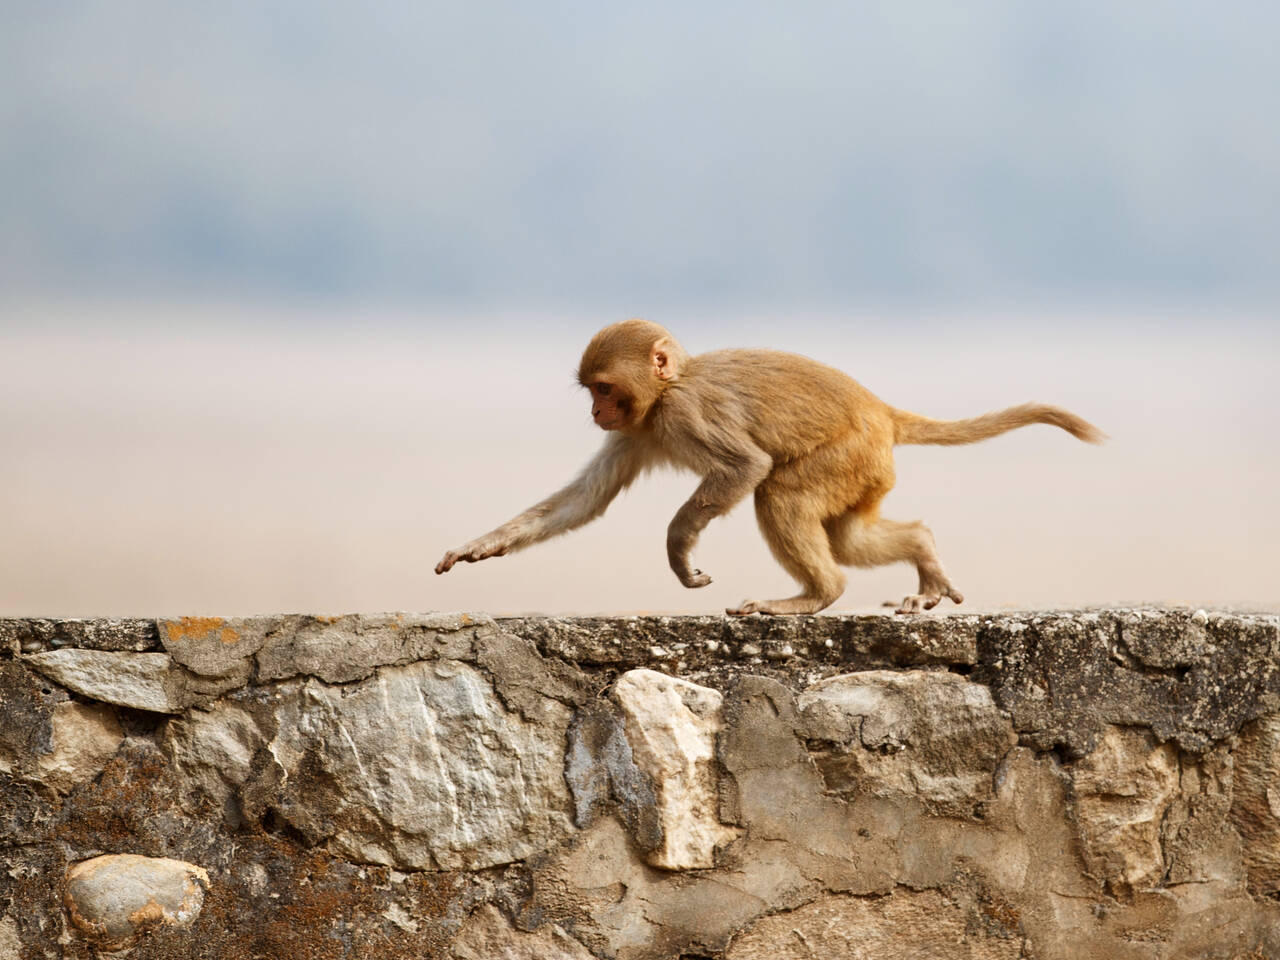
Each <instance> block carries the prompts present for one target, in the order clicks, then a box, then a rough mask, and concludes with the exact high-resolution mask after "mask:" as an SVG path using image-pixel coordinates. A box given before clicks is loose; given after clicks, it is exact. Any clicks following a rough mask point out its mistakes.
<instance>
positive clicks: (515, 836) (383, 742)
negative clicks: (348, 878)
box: [165, 660, 572, 870]
mask: <svg viewBox="0 0 1280 960" xmlns="http://www.w3.org/2000/svg"><path fill="white" fill-rule="evenodd" d="M260 709H269V710H270V711H272V714H273V715H272V716H270V717H267V718H263V717H259V718H257V719H255V717H254V716H252V715H251V713H250V712H249V709H248V708H247V707H246V706H241V705H237V704H235V703H233V702H230V701H223V702H220V703H218V704H215V705H214V707H213V708H212V709H211V710H209V711H207V712H204V711H192V712H191V713H190V714H189V715H188V716H187V717H185V718H183V719H182V720H181V721H178V722H175V723H173V724H171V728H170V731H169V733H168V735H167V736H166V741H165V743H166V747H167V749H168V751H169V752H170V755H171V756H172V757H173V759H174V764H175V767H176V768H177V769H178V770H179V771H180V772H181V773H182V775H183V780H184V782H185V783H187V784H188V788H189V789H191V790H194V791H201V792H204V793H206V794H209V795H211V796H213V797H214V799H216V800H219V801H221V802H223V803H226V804H227V806H228V809H229V810H231V809H235V807H236V806H237V805H236V804H235V803H234V802H233V800H234V797H235V795H236V793H237V791H238V790H239V789H240V788H241V786H242V785H244V784H245V782H246V780H247V779H248V778H249V776H250V772H251V771H250V765H251V761H252V760H253V758H254V755H255V754H256V753H257V752H258V751H259V750H260V749H261V748H262V747H264V746H265V747H266V748H267V749H269V751H270V754H271V755H272V756H273V757H274V758H275V761H276V763H277V764H278V765H279V779H280V785H279V787H278V788H273V789H278V790H280V791H283V792H284V796H285V800H284V801H283V802H284V804H285V806H286V807H287V808H288V811H289V813H288V816H290V817H293V818H296V819H298V820H299V822H305V823H307V824H322V825H324V824H327V825H331V826H328V827H323V828H317V829H323V830H324V831H325V833H324V836H325V837H327V840H328V844H329V847H330V849H331V850H332V852H333V853H335V854H337V855H338V856H342V857H346V858H348V859H353V860H357V861H361V862H364V863H376V864H385V865H388V866H396V867H400V868H402V869H409V870H434V869H483V868H485V867H491V866H494V865H496V864H502V863H509V862H511V861H514V860H520V859H523V858H525V857H527V856H528V855H530V854H531V853H533V852H534V851H536V850H538V849H540V848H542V847H544V846H546V845H547V844H549V843H554V842H555V841H556V840H558V839H560V838H562V837H564V836H566V835H567V834H569V833H570V832H572V824H571V822H570V819H569V810H570V802H569V794H568V788H567V785H566V783H565V779H564V750H565V731H566V730H567V728H568V724H569V710H568V708H567V707H565V706H564V705H563V704H560V703H558V702H556V701H553V700H548V701H547V704H546V708H545V710H544V711H542V712H541V713H540V716H541V717H542V718H543V719H541V720H540V721H539V722H537V723H531V722H527V721H525V720H524V719H523V718H522V717H521V715H520V714H519V713H517V712H514V711H508V710H507V709H506V708H505V707H504V706H503V703H502V701H501V700H500V699H499V697H498V696H497V694H496V693H495V692H494V690H493V688H492V687H491V686H490V684H489V680H488V679H487V678H486V676H485V675H484V674H482V673H480V672H479V671H478V670H476V669H474V668H472V667H470V666H467V665H466V664H463V663H459V662H457V661H452V660H440V661H421V662H417V663H411V664H406V665H404V666H396V667H383V668H381V669H379V670H377V671H376V672H375V673H374V674H373V676H371V677H369V678H368V679H367V680H364V681H361V682H358V683H353V684H348V685H343V686H331V685H328V684H325V683H323V682H321V681H319V680H308V681H306V682H299V681H294V682H292V683H289V684H285V685H283V686H282V687H281V688H280V696H279V698H278V699H277V700H274V701H272V702H271V703H270V704H269V706H265V707H262V708H260ZM264 730H266V731H267V732H266V734H265V735H264V732H263V731H264ZM256 802H257V803H258V804H262V803H267V804H270V803H272V802H274V800H273V799H272V798H271V797H268V798H266V799H265V800H264V799H263V798H261V797H259V798H258V799H257V800H256Z"/></svg>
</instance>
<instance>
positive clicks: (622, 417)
mask: <svg viewBox="0 0 1280 960" xmlns="http://www.w3.org/2000/svg"><path fill="white" fill-rule="evenodd" d="M587 389H589V390H590V391H591V419H592V420H594V421H595V422H596V426H597V427H599V428H600V429H601V430H621V429H622V428H623V427H625V426H626V425H627V423H628V422H629V420H630V416H631V401H630V399H628V398H627V396H626V395H625V394H624V393H623V392H622V391H621V390H619V389H618V387H617V386H616V385H615V384H612V383H605V382H604V381H596V382H595V383H593V384H591V385H590V386H589V387H588V388H587Z"/></svg>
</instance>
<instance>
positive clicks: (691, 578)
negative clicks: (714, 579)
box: [676, 570, 711, 590]
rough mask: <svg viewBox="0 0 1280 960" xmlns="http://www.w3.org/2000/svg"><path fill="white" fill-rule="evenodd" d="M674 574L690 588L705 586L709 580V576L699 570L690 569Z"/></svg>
mask: <svg viewBox="0 0 1280 960" xmlns="http://www.w3.org/2000/svg"><path fill="white" fill-rule="evenodd" d="M676 576H678V577H679V578H680V582H681V583H683V584H684V585H685V586H686V587H688V588H689V589H690V590H694V589H697V588H698V587H705V586H706V585H707V584H708V583H710V582H711V578H710V577H709V576H707V575H706V574H705V573H703V572H702V571H701V570H690V571H689V572H688V573H681V574H676Z"/></svg>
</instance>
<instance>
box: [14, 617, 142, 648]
mask: <svg viewBox="0 0 1280 960" xmlns="http://www.w3.org/2000/svg"><path fill="white" fill-rule="evenodd" d="M6 645H12V646H13V647H14V648H15V649H21V650H22V652H23V653H36V652H39V651H41V650H52V649H57V648H59V647H80V648H83V649H85V650H130V651H134V652H137V653H140V652H142V651H144V650H155V649H157V648H158V647H159V638H158V636H157V634H156V624H155V621H154V620H138V619H129V618H116V617H113V618H104V619H102V620H49V619H37V618H32V619H29V620H4V619H0V647H4V646H6Z"/></svg>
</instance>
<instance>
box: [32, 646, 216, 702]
mask: <svg viewBox="0 0 1280 960" xmlns="http://www.w3.org/2000/svg"><path fill="white" fill-rule="evenodd" d="M22 662H23V663H24V664H26V665H28V666H30V667H32V668H34V669H35V670H38V671H39V672H40V673H42V674H44V675H45V676H46V677H48V678H49V679H50V680H53V681H54V682H55V683H60V684H62V685H63V686H64V687H66V688H67V689H69V690H74V691H75V692H76V693H79V694H82V695H83V696H86V697H90V698H92V699H94V700H101V701H102V702H104V703H114V704H117V705H118V706H122V707H132V708H134V709H135V710H150V711H153V712H155V713H181V712H182V710H183V709H184V708H186V706H187V705H188V704H189V703H190V702H191V697H190V694H189V692H188V691H187V678H186V674H185V672H184V671H183V670H182V669H181V668H180V667H177V666H175V665H174V663H173V660H172V659H171V658H170V656H169V655H168V654H167V653H122V652H115V651H105V650H79V649H72V648H65V649H62V650H49V651H46V652H44V653H34V654H31V655H29V656H26V657H23V658H22Z"/></svg>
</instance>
